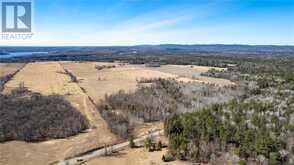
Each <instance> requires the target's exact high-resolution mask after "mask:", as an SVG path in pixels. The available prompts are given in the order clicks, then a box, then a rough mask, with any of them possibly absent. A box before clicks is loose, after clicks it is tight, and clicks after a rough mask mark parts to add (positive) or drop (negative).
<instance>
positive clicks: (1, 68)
mask: <svg viewBox="0 0 294 165" xmlns="http://www.w3.org/2000/svg"><path fill="white" fill-rule="evenodd" d="M24 65H25V64H23V63H0V77H2V76H5V75H8V74H13V73H14V72H16V71H17V70H18V69H20V68H22V67H23V66H24Z"/></svg>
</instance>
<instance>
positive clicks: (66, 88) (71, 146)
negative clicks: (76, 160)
mask: <svg viewBox="0 0 294 165" xmlns="http://www.w3.org/2000/svg"><path fill="white" fill-rule="evenodd" d="M22 82H23V84H24V86H25V87H27V88H28V89H29V90H32V91H34V92H40V93H41V94H44V95H49V94H59V95H63V96H65V98H66V99H67V100H68V101H70V102H71V103H72V105H73V106H74V107H76V108H77V109H78V110H79V111H81V113H82V114H84V115H85V116H86V117H87V118H88V119H89V121H90V125H91V129H89V130H88V131H87V132H86V133H82V134H79V135H77V136H74V137H70V138H67V139H60V140H49V141H46V142H40V143H26V142H17V141H11V142H7V143H3V144H0V150H1V156H0V164H17V162H23V163H22V164H49V163H52V162H53V161H57V160H60V159H63V158H65V157H69V156H74V155H76V154H79V153H82V152H85V151H87V150H89V149H91V148H97V147H100V146H103V145H104V144H112V143H115V142H116V141H117V140H119V138H117V137H116V136H115V135H114V134H112V133H111V132H110V131H109V129H108V127H107V124H106V123H105V121H104V120H103V119H102V118H101V116H100V114H99V112H98V111H96V109H95V106H94V105H93V104H92V103H91V101H90V100H89V99H88V96H87V95H86V94H84V93H83V91H82V90H81V89H80V88H79V86H78V85H77V84H76V83H73V82H71V79H70V77H69V76H68V75H66V74H65V72H64V70H63V68H62V67H61V65H60V64H59V63H58V62H37V63H29V64H27V65H26V66H25V67H24V68H23V69H22V70H21V71H20V72H18V73H17V74H16V75H15V76H14V77H13V78H12V80H10V81H9V82H8V83H7V84H5V89H4V91H3V92H4V93H8V92H10V90H12V89H13V88H16V87H18V86H19V84H20V83H22ZM15 155H18V156H17V157H16V156H15Z"/></svg>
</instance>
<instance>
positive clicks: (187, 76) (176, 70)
mask: <svg viewBox="0 0 294 165" xmlns="http://www.w3.org/2000/svg"><path fill="white" fill-rule="evenodd" d="M150 69H152V70H155V71H160V72H163V73H169V74H173V75H177V76H178V79H179V80H182V81H191V79H192V80H193V81H197V82H202V83H210V84H217V85H220V86H224V85H233V84H234V83H232V82H231V81H229V80H226V79H220V78H213V77H205V76H201V75H200V74H201V73H204V72H207V71H208V70H209V69H216V70H226V68H217V67H207V66H192V65H163V66H161V67H155V68H150Z"/></svg>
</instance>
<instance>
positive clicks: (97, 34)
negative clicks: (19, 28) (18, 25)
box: [0, 0, 294, 46]
mask: <svg viewBox="0 0 294 165" xmlns="http://www.w3.org/2000/svg"><path fill="white" fill-rule="evenodd" d="M163 43H174V44H262V45H265V44H274V45H294V0H34V36H33V39H32V40H30V41H17V42H16V41H9V42H7V41H0V44H1V45H14V44H16V45H60V46H61V45H91V46H92V45H97V46H98V45H137V44H163Z"/></svg>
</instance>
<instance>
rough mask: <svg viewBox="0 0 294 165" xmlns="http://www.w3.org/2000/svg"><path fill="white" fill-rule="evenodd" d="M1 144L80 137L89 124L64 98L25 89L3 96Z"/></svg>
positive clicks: (21, 88) (0, 98) (0, 109)
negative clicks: (12, 141) (15, 141)
mask: <svg viewBox="0 0 294 165" xmlns="http://www.w3.org/2000/svg"><path fill="white" fill-rule="evenodd" d="M0 102H1V108H0V142H5V141H10V140H23V141H28V142H34V141H43V140H48V139H53V138H65V137H69V136H73V135H76V134H78V133H80V132H82V131H83V130H85V129H87V128H88V127H89V122H88V120H87V119H86V117H85V116H83V115H82V114H81V113H80V112H79V111H78V110H76V109H75V108H74V107H73V106H72V105H71V104H70V103H69V102H68V101H66V100H65V99H64V98H63V97H62V96H58V95H49V96H42V95H41V94H39V93H33V92H30V91H28V90H27V89H26V88H24V87H20V88H17V89H15V90H13V91H12V92H11V93H10V94H7V95H3V94H0Z"/></svg>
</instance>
